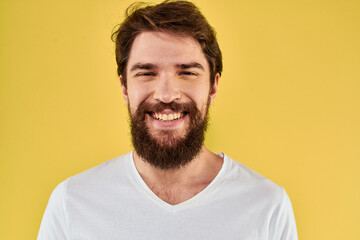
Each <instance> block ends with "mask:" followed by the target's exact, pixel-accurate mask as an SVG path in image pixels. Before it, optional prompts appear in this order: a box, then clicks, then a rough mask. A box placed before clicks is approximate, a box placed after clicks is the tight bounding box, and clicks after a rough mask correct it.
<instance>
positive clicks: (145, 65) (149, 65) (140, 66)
mask: <svg viewBox="0 0 360 240" xmlns="http://www.w3.org/2000/svg"><path fill="white" fill-rule="evenodd" d="M156 68H157V67H156V66H155V65H154V64H152V63H136V64H134V65H133V66H132V67H131V69H130V72H132V71H135V70H138V69H140V70H141V69H142V70H152V69H156Z"/></svg>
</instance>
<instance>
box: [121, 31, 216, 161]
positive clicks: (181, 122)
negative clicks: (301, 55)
mask: <svg viewBox="0 0 360 240" xmlns="http://www.w3.org/2000/svg"><path fill="white" fill-rule="evenodd" d="M126 74H127V88H125V87H124V86H122V92H123V95H124V99H125V102H126V103H127V104H128V106H129V112H130V115H131V122H132V135H133V136H132V137H133V143H134V147H135V150H136V152H137V153H138V154H139V155H140V156H142V157H143V158H145V160H147V161H148V162H150V163H152V161H153V159H146V158H156V157H158V155H161V154H163V156H161V158H166V159H168V158H191V159H192V158H194V157H195V155H196V154H197V153H199V151H200V149H201V145H202V142H203V136H202V138H201V136H199V135H201V134H199V133H202V135H203V132H204V131H205V128H206V120H207V119H206V114H207V110H208V105H209V104H210V103H211V102H212V101H213V100H214V98H215V94H216V91H217V84H218V78H219V77H218V75H217V76H216V79H215V84H214V86H212V87H211V88H210V70H209V65H208V62H207V60H206V58H205V55H204V54H203V52H202V49H201V46H200V44H199V43H198V42H197V41H196V40H195V39H193V38H192V37H179V36H176V35H172V34H168V33H163V32H143V33H141V34H139V35H138V36H137V37H136V38H135V40H134V42H133V45H132V48H131V51H130V56H129V60H128V63H127V70H126ZM142 135H147V136H142ZM186 138H187V140H186V141H185V139H186ZM197 138H198V140H199V141H200V144H199V141H197V140H196V139H197ZM200 138H201V139H200ZM136 141H137V142H136ZM149 141H150V142H151V143H150V142H149ZM196 141H197V142H198V143H196ZM189 143H191V144H190V145H197V147H196V148H197V149H195V150H193V151H192V150H191V149H188V150H190V151H189V152H188V154H186V155H187V156H184V155H181V154H180V155H179V153H177V154H172V153H173V152H174V151H179V152H186V151H187V150H186V149H185V150H184V149H181V148H186V146H187V145H189ZM192 143H194V144H192ZM149 147H151V148H149ZM154 147H156V149H154ZM162 148H165V149H167V151H165V152H161V150H162ZM179 148H180V150H179ZM190 148H191V146H190ZM141 152H143V153H141ZM148 152H152V154H151V155H146V154H147V153H148ZM164 154H165V155H164ZM189 154H190V155H193V156H188V155H189ZM191 159H190V160H191ZM190 160H188V161H186V162H189V161H190ZM161 161H162V162H163V163H161V164H157V163H153V165H154V166H156V167H160V168H174V167H179V166H180V165H185V162H183V161H182V160H178V159H174V161H182V163H181V164H180V163H179V164H178V165H179V166H176V164H165V162H164V161H172V160H171V159H170V160H165V159H163V160H161Z"/></svg>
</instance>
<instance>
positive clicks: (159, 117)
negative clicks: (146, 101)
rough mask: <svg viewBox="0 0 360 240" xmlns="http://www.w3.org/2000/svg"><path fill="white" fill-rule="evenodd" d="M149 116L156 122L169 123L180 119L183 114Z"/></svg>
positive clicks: (153, 114)
mask: <svg viewBox="0 0 360 240" xmlns="http://www.w3.org/2000/svg"><path fill="white" fill-rule="evenodd" d="M151 116H152V117H153V118H155V119H157V120H162V121H171V120H176V119H179V118H181V117H182V116H183V114H182V113H171V114H161V113H152V114H151Z"/></svg>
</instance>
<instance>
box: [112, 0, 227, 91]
mask: <svg viewBox="0 0 360 240" xmlns="http://www.w3.org/2000/svg"><path fill="white" fill-rule="evenodd" d="M144 31H161V32H167V33H171V34H175V35H179V36H191V37H193V38H194V39H196V40H197V41H198V42H199V43H200V46H201V48H202V51H203V53H204V55H205V57H206V59H207V61H208V63H209V67H210V86H212V85H213V84H214V81H215V75H216V74H217V73H219V74H220V75H221V72H222V55H221V51H220V48H219V45H218V43H217V40H216V33H215V31H214V29H213V28H212V27H211V26H210V25H209V23H208V22H207V20H206V19H205V17H204V16H203V15H202V14H201V12H200V11H199V9H198V8H197V7H196V6H195V5H194V4H193V3H191V2H187V1H171V0H166V1H164V2H162V3H160V4H157V5H153V6H149V5H147V4H145V3H134V4H132V5H130V6H129V7H128V8H127V10H126V18H125V20H124V22H122V23H121V24H119V25H118V26H117V29H116V30H115V31H114V32H113V34H112V40H113V41H114V42H115V44H116V49H115V55H116V62H117V65H118V68H117V72H118V75H119V76H120V75H121V76H122V84H123V85H124V86H125V87H127V85H126V66H127V62H128V60H129V54H130V49H131V46H132V43H133V42H134V40H135V38H136V36H137V35H138V34H140V33H141V32H144Z"/></svg>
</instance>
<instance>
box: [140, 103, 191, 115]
mask: <svg viewBox="0 0 360 240" xmlns="http://www.w3.org/2000/svg"><path fill="white" fill-rule="evenodd" d="M165 109H170V110H172V111H174V112H185V113H188V112H193V111H194V110H195V111H196V109H197V107H196V104H195V103H194V102H187V103H177V102H170V103H164V102H159V103H149V102H145V101H144V102H142V103H141V104H140V105H139V107H138V109H137V110H136V112H137V113H138V114H145V113H150V112H161V111H163V110H165Z"/></svg>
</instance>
